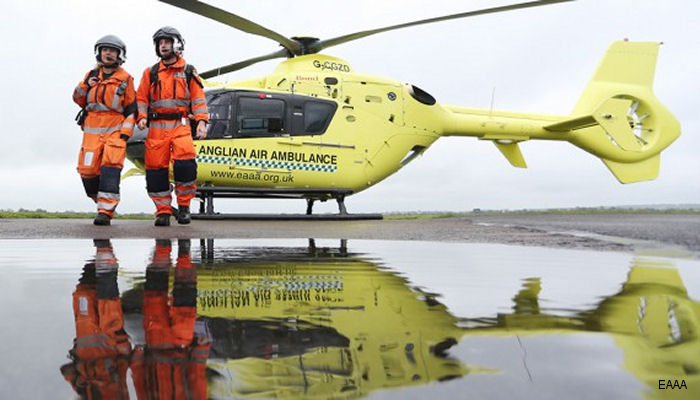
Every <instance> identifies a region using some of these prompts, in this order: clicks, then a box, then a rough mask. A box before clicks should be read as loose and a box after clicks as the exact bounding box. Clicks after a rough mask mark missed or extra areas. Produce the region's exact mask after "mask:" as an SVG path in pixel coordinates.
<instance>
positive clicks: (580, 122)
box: [543, 115, 598, 132]
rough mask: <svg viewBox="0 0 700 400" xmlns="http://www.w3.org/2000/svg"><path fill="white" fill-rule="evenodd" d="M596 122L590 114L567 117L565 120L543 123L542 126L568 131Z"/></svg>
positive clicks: (555, 130)
mask: <svg viewBox="0 0 700 400" xmlns="http://www.w3.org/2000/svg"><path fill="white" fill-rule="evenodd" d="M597 123H598V122H596V120H595V118H593V116H592V115H586V116H583V117H577V118H572V119H567V120H566V121H561V122H557V123H555V124H550V125H545V126H543V128H544V129H546V130H548V131H552V132H568V131H575V130H578V129H583V128H589V127H591V126H593V125H596V124H597Z"/></svg>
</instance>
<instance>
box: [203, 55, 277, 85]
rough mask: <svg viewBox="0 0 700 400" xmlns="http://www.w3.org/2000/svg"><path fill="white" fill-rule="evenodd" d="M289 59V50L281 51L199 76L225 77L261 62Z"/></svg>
mask: <svg viewBox="0 0 700 400" xmlns="http://www.w3.org/2000/svg"><path fill="white" fill-rule="evenodd" d="M285 57H287V49H280V50H277V51H276V52H274V53H270V54H267V55H264V56H260V57H254V58H249V59H247V60H243V61H239V62H236V63H233V64H229V65H225V66H223V67H219V68H215V69H210V70H209V71H204V72H202V73H201V74H199V76H201V77H202V78H204V79H209V78H213V77H215V76H219V75H223V74H226V73H229V72H233V71H238V70H239V69H241V68H245V67H247V66H249V65H253V64H255V63H259V62H260V61H265V60H272V59H273V58H285Z"/></svg>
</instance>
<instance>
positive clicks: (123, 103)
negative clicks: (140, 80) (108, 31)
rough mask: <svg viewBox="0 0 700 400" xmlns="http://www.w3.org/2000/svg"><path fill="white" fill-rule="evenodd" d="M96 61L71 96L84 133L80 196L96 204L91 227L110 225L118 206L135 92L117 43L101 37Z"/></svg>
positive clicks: (113, 38) (121, 44)
mask: <svg viewBox="0 0 700 400" xmlns="http://www.w3.org/2000/svg"><path fill="white" fill-rule="evenodd" d="M95 57H96V58H97V62H98V64H97V66H96V67H95V69H93V70H91V71H89V72H88V73H87V74H85V78H84V79H83V80H82V81H81V82H80V83H78V86H77V87H76V88H75V90H74V91H73V101H75V102H76V103H77V104H78V105H79V106H80V107H82V110H81V112H80V114H78V116H79V117H78V118H77V119H78V120H79V121H78V123H79V124H80V125H81V126H82V128H83V143H82V146H81V148H80V155H79V157H78V173H80V176H81V178H82V180H83V186H84V187H85V193H86V194H87V195H88V197H90V198H91V199H92V200H93V201H95V202H96V203H97V211H98V214H97V216H96V217H95V220H94V221H93V223H94V224H95V225H109V224H110V221H111V219H112V217H113V216H114V210H115V208H116V207H117V204H118V203H119V175H120V174H121V170H122V167H123V166H124V157H125V156H126V142H127V140H129V138H130V137H131V134H132V130H133V128H134V120H135V112H136V92H135V90H134V80H133V78H132V77H131V75H129V74H128V73H127V72H126V71H125V70H124V69H123V68H122V67H121V65H122V64H123V63H124V62H125V61H126V45H125V44H124V42H123V41H122V40H121V39H119V38H118V37H116V36H114V35H107V36H104V37H102V38H100V39H99V40H98V41H97V43H95Z"/></svg>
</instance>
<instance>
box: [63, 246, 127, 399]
mask: <svg viewBox="0 0 700 400" xmlns="http://www.w3.org/2000/svg"><path fill="white" fill-rule="evenodd" d="M94 243H95V247H96V248H97V253H96V255H95V260H94V262H90V263H88V264H86V265H85V267H84V268H83V274H82V276H81V277H80V280H79V281H78V285H77V286H76V288H75V292H73V314H74V316H75V339H74V340H73V348H72V349H71V350H70V351H69V357H70V359H71V362H70V363H68V364H65V365H63V366H62V367H61V373H62V374H63V376H64V378H65V379H66V380H67V381H68V382H69V383H70V384H71V386H73V389H74V390H75V391H76V393H77V394H78V395H80V396H81V397H85V398H105V399H112V398H128V390H127V386H126V371H127V369H128V367H129V355H130V351H131V345H130V343H129V337H128V335H127V334H126V332H125V331H124V316H123V314H122V304H121V299H120V298H119V288H118V287H117V269H118V264H117V259H116V258H115V257H114V253H113V251H112V245H111V244H110V242H109V240H95V241H94Z"/></svg>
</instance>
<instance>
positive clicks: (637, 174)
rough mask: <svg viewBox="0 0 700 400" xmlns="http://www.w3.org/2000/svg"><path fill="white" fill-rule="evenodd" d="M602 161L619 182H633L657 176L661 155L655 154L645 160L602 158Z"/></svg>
mask: <svg viewBox="0 0 700 400" xmlns="http://www.w3.org/2000/svg"><path fill="white" fill-rule="evenodd" d="M603 162H604V163H605V165H606V166H607V167H608V169H609V170H610V172H612V173H613V175H615V178H617V180H618V181H620V183H634V182H641V181H650V180H653V179H656V177H658V176H659V164H660V162H661V155H660V154H657V155H655V156H653V157H651V158H647V159H646V160H642V161H637V162H634V163H619V162H615V161H610V160H606V159H603Z"/></svg>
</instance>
